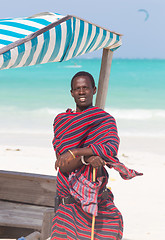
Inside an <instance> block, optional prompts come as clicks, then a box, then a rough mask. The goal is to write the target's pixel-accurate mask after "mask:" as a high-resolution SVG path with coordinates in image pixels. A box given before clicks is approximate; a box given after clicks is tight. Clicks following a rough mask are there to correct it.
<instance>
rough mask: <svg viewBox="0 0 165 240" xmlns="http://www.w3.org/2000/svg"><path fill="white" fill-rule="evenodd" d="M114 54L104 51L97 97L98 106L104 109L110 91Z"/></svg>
mask: <svg viewBox="0 0 165 240" xmlns="http://www.w3.org/2000/svg"><path fill="white" fill-rule="evenodd" d="M112 57H113V52H112V51H110V50H109V49H105V48H104V49H103V55H102V62H101V69H100V77H99V84H98V90H97V96H96V104H95V105H96V106H97V107H100V108H102V109H104V107H105V101H106V97H107V91H108V83H109V77H110V71H111V64H112Z"/></svg>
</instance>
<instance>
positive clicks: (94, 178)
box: [91, 168, 96, 240]
mask: <svg viewBox="0 0 165 240" xmlns="http://www.w3.org/2000/svg"><path fill="white" fill-rule="evenodd" d="M95 181H96V168H93V182H95ZM94 230H95V216H94V215H93V217H92V230H91V240H94Z"/></svg>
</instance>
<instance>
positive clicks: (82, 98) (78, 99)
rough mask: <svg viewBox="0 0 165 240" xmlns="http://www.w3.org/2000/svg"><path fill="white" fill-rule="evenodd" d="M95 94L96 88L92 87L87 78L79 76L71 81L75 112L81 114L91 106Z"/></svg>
mask: <svg viewBox="0 0 165 240" xmlns="http://www.w3.org/2000/svg"><path fill="white" fill-rule="evenodd" d="M95 93H96V87H94V88H93V87H92V83H91V81H90V79H89V77H88V76H79V77H76V78H75V79H74V80H73V89H72V90H71V94H72V97H73V98H74V100H75V103H76V111H77V112H81V111H83V110H85V109H86V108H88V107H89V106H92V101H93V95H94V94H95Z"/></svg>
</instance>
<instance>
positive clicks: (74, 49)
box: [0, 13, 121, 69]
mask: <svg viewBox="0 0 165 240" xmlns="http://www.w3.org/2000/svg"><path fill="white" fill-rule="evenodd" d="M120 45H121V34H118V33H115V32H111V31H109V30H106V29H104V28H102V27H99V26H97V25H95V24H92V23H89V22H87V21H85V20H83V19H80V18H78V17H75V16H71V15H68V16H62V15H60V14H57V13H56V14H54V13H40V14H36V15H33V16H31V17H26V18H9V19H0V69H8V68H16V67H23V66H32V65H35V64H42V63H47V62H60V61H66V60H69V59H71V58H73V57H76V56H79V55H82V54H85V53H89V52H93V51H95V50H98V49H101V48H108V49H110V50H112V51H114V50H116V49H117V48H118V47H119V46H120Z"/></svg>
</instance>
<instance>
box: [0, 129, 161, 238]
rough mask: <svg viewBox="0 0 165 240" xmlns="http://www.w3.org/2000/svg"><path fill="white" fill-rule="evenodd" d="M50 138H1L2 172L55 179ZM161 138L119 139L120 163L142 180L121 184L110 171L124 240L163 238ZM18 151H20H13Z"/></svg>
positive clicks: (116, 175)
mask: <svg viewBox="0 0 165 240" xmlns="http://www.w3.org/2000/svg"><path fill="white" fill-rule="evenodd" d="M51 140H52V136H48V135H34V136H31V135H30V134H29V135H28V134H21V133H20V134H12V135H7V134H4V135H2V136H1V139H0V165H1V169H2V170H12V171H23V172H31V173H40V174H48V175H56V172H55V170H54V161H55V155H54V152H53V148H52V145H51ZM164 143H165V138H163V137H162V138H160V137H159V138H158V137H157V138H147V137H145V138H144V137H143V138H142V137H124V136H122V137H121V144H120V150H119V158H120V160H121V161H122V162H123V163H124V164H125V165H126V166H128V167H129V168H133V169H135V170H137V171H139V172H143V173H144V175H143V176H139V177H136V178H134V179H132V180H123V179H121V177H120V176H119V174H118V173H117V172H116V171H114V170H108V171H109V174H110V181H109V186H111V188H112V191H113V193H114V196H115V204H116V206H117V207H118V208H119V210H120V211H121V212H122V215H123V218H124V239H125V240H158V239H163V238H164V235H165V228H164V225H165V207H164V202H165V188H164V183H165V158H164V156H165V148H164ZM17 149H19V150H20V151H16V150H17Z"/></svg>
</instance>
